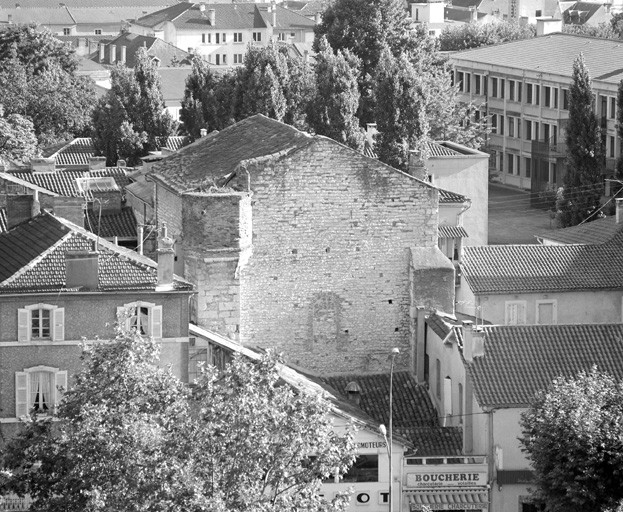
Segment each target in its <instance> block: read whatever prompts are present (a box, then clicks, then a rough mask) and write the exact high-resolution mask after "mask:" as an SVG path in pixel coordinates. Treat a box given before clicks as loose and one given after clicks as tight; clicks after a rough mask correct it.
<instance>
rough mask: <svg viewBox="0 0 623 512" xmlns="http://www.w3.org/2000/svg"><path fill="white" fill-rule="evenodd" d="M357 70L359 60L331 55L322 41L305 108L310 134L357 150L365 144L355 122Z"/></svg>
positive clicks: (348, 54) (348, 55)
mask: <svg viewBox="0 0 623 512" xmlns="http://www.w3.org/2000/svg"><path fill="white" fill-rule="evenodd" d="M359 66H360V61H359V59H358V58H357V57H355V56H354V55H353V54H352V53H351V52H350V51H349V50H344V51H343V52H342V51H341V50H338V51H337V53H336V54H334V53H333V50H332V49H331V47H330V46H329V43H328V42H327V40H326V39H325V38H323V39H322V40H321V42H320V51H319V53H318V54H316V64H315V66H314V70H315V74H316V88H315V94H314V97H313V99H312V101H311V102H309V104H308V108H307V122H308V123H309V126H310V127H311V129H312V130H313V131H315V132H316V133H317V134H319V135H326V136H327V137H331V138H332V139H334V140H337V141H338V142H341V143H342V144H346V145H348V146H350V147H352V148H353V149H357V150H361V149H362V148H363V144H364V140H365V139H364V134H363V130H362V129H361V128H360V127H359V119H358V118H357V108H358V106H359V89H358V87H357V75H358V71H359Z"/></svg>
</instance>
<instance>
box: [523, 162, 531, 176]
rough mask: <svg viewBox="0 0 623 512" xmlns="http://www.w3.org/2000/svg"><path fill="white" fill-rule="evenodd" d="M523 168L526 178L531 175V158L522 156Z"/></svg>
mask: <svg viewBox="0 0 623 512" xmlns="http://www.w3.org/2000/svg"><path fill="white" fill-rule="evenodd" d="M524 170H525V176H526V178H529V177H530V176H531V175H532V159H530V158H524Z"/></svg>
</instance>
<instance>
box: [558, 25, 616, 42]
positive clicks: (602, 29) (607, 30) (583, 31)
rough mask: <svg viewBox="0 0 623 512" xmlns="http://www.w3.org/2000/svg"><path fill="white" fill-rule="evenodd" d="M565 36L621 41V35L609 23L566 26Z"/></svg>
mask: <svg viewBox="0 0 623 512" xmlns="http://www.w3.org/2000/svg"><path fill="white" fill-rule="evenodd" d="M562 31H563V33H565V34H576V35H579V36H589V37H601V38H602V39H619V37H620V36H619V34H618V33H617V32H616V31H615V29H614V27H613V26H612V25H609V24H608V23H599V24H598V25H587V24H586V23H584V24H583V25H575V24H572V23H570V24H565V25H563V26H562Z"/></svg>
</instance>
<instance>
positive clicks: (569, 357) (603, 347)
mask: <svg viewBox="0 0 623 512" xmlns="http://www.w3.org/2000/svg"><path fill="white" fill-rule="evenodd" d="M483 329H484V333H485V334H484V336H485V338H484V356H483V357H476V358H474V360H473V362H472V363H468V362H466V363H465V366H466V369H467V371H468V373H469V375H470V376H471V379H472V382H473V385H474V391H475V393H476V398H477V400H478V403H479V404H480V405H481V406H482V407H520V406H525V405H526V404H528V403H529V402H530V400H531V398H532V397H533V396H534V394H535V393H536V392H537V391H538V390H540V389H544V388H546V387H547V386H548V384H549V383H551V381H552V380H553V379H555V378H557V377H561V376H562V377H572V376H574V375H576V374H577V373H578V372H579V371H581V370H590V369H591V367H592V366H593V365H597V367H598V368H599V370H601V371H604V372H607V373H610V374H612V375H613V376H614V377H615V378H616V379H617V380H621V379H623V324H601V325H530V326H524V325H522V326H484V328H483Z"/></svg>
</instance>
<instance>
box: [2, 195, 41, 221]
mask: <svg viewBox="0 0 623 512" xmlns="http://www.w3.org/2000/svg"><path fill="white" fill-rule="evenodd" d="M34 203H35V200H34V198H33V196H31V195H27V194H7V196H6V216H7V228H8V229H11V228H13V227H15V226H17V225H18V224H21V223H22V222H25V221H27V220H29V219H32V214H33V211H34V210H35V206H34ZM37 203H38V201H37Z"/></svg>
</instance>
